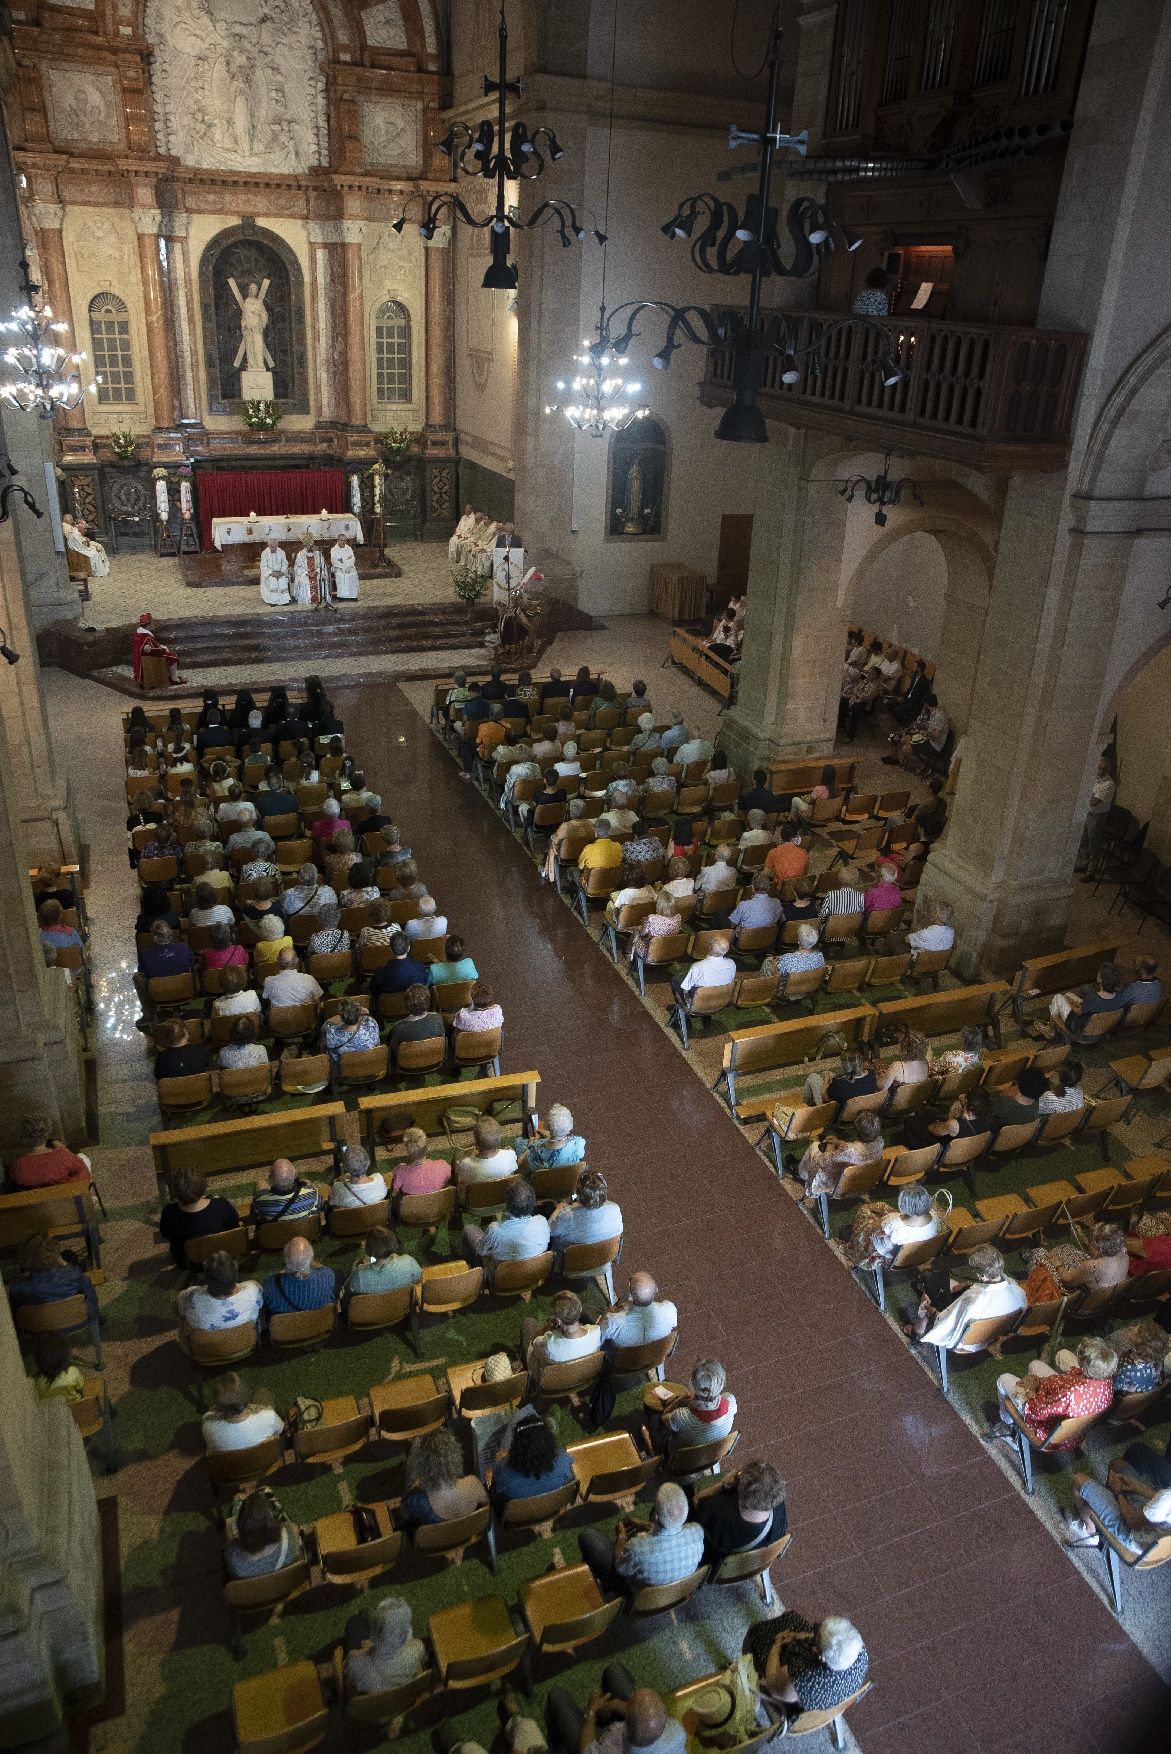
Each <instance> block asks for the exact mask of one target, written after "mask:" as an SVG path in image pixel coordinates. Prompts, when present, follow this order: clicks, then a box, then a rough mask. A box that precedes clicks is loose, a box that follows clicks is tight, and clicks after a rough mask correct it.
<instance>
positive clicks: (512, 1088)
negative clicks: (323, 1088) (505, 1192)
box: [358, 1072, 541, 1161]
mask: <svg viewBox="0 0 1171 1754" xmlns="http://www.w3.org/2000/svg"><path fill="white" fill-rule="evenodd" d="M540 1082H541V1074H540V1073H539V1072H509V1073H506V1074H505V1075H504V1076H502V1077H500V1078H469V1079H467V1080H466V1081H465V1082H464V1083H462V1084H431V1085H425V1086H424V1087H423V1088H422V1089H421V1090H385V1091H381V1090H380V1091H379V1092H378V1093H377V1094H376V1095H373V1096H360V1097H359V1098H358V1114H359V1116H360V1118H361V1124H362V1134H363V1137H364V1139H365V1141H366V1149H367V1150H368V1151H369V1152H370V1156H371V1160H372V1161H373V1158H374V1152H375V1147H376V1146H377V1144H378V1130H379V1128H380V1127H381V1126H382V1124H383V1123H384V1122H385V1121H390V1122H391V1123H392V1124H393V1125H396V1126H401V1127H422V1129H423V1131H424V1132H425V1133H429V1134H430V1133H441V1132H442V1131H443V1112H444V1110H445V1109H449V1108H457V1107H458V1108H478V1109H479V1110H480V1111H481V1113H483V1112H485V1111H486V1110H487V1109H488V1107H489V1105H490V1104H491V1103H493V1102H516V1101H517V1100H519V1102H520V1105H521V1113H522V1116H528V1115H530V1114H533V1113H535V1111H536V1107H537V1086H538V1084H539V1083H540ZM520 1130H521V1127H520V1124H519V1123H518V1127H517V1131H518V1133H519V1132H520Z"/></svg>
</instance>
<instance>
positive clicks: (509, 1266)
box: [488, 1249, 553, 1303]
mask: <svg viewBox="0 0 1171 1754" xmlns="http://www.w3.org/2000/svg"><path fill="white" fill-rule="evenodd" d="M552 1271H553V1251H552V1249H546V1251H545V1253H544V1254H540V1255H533V1256H531V1257H530V1258H529V1259H528V1260H524V1261H497V1262H495V1264H494V1265H493V1268H492V1273H491V1277H490V1279H489V1282H488V1288H489V1290H490V1291H491V1292H492V1295H493V1296H494V1297H520V1298H522V1299H523V1301H524V1302H526V1303H527V1302H528V1301H529V1299H530V1298H531V1297H532V1295H533V1292H534V1291H539V1290H540V1288H541V1286H542V1285H543V1284H544V1283H545V1281H546V1279H547V1278H548V1277H549V1274H550V1273H551V1272H552Z"/></svg>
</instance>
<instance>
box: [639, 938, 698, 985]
mask: <svg viewBox="0 0 1171 1754" xmlns="http://www.w3.org/2000/svg"><path fill="white" fill-rule="evenodd" d="M690 941H691V934H690V932H687V931H682V930H681V931H678V932H668V933H665V934H664V936H663V937H661V938H649V939H648V940H647V944H646V948H645V950H644V951H642V953H641V954H640V955H638V956H636V957H635V958H634V970H635V973H636V974H637V976H638V990H639V993H640V995H641V996H642V997H643V998H644V999H645V998H646V971H647V969H648V968H661V967H663V966H664V964H666V963H671V962H680V961H682V960H683V958H684V957H685V956H686V955H687V946H688V944H689V943H690Z"/></svg>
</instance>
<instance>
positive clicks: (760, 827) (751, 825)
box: [740, 810, 773, 853]
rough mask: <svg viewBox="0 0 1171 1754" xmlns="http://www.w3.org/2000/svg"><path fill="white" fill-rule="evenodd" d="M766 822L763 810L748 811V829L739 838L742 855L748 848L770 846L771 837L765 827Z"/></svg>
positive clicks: (771, 842)
mask: <svg viewBox="0 0 1171 1754" xmlns="http://www.w3.org/2000/svg"><path fill="white" fill-rule="evenodd" d="M766 820H767V819H766V817H765V813H764V811H763V810H750V811H749V812H748V827H747V828H746V829H745V830H744V833H743V834H742V835H741V836H740V851H741V852H742V853H743V852H744V851H745V850H746V849H747V848H748V847H771V846H772V844H773V837H772V835H771V834H770V833H769V831H768V829H767V828H766V827H765V822H766Z"/></svg>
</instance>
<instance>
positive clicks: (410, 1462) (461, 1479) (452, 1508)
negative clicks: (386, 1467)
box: [400, 1431, 488, 1529]
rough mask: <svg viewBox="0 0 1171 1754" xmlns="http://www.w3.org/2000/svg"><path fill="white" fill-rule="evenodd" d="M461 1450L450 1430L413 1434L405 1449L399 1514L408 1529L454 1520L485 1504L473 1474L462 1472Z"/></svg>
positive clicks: (482, 1490) (483, 1495) (486, 1495)
mask: <svg viewBox="0 0 1171 1754" xmlns="http://www.w3.org/2000/svg"><path fill="white" fill-rule="evenodd" d="M463 1468H464V1461H463V1451H462V1450H461V1449H460V1446H459V1443H458V1441H457V1439H456V1438H455V1437H453V1435H452V1433H451V1432H450V1431H429V1432H427V1433H426V1435H425V1436H423V1437H416V1438H415V1440H414V1442H413V1443H412V1444H411V1447H410V1449H409V1450H408V1451H407V1465H406V1490H405V1492H404V1494H403V1501H402V1507H401V1510H400V1515H401V1518H402V1521H403V1523H404V1525H405V1526H406V1527H407V1528H409V1529H414V1528H418V1527H419V1525H420V1524H421V1523H448V1522H456V1521H458V1519H459V1518H460V1517H465V1516H470V1515H471V1513H472V1511H474V1510H479V1508H480V1506H481V1505H482V1504H487V1502H488V1494H487V1492H485V1490H484V1487H483V1484H482V1482H481V1481H479V1480H477V1478H476V1476H475V1475H474V1474H465V1473H464V1471H463Z"/></svg>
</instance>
